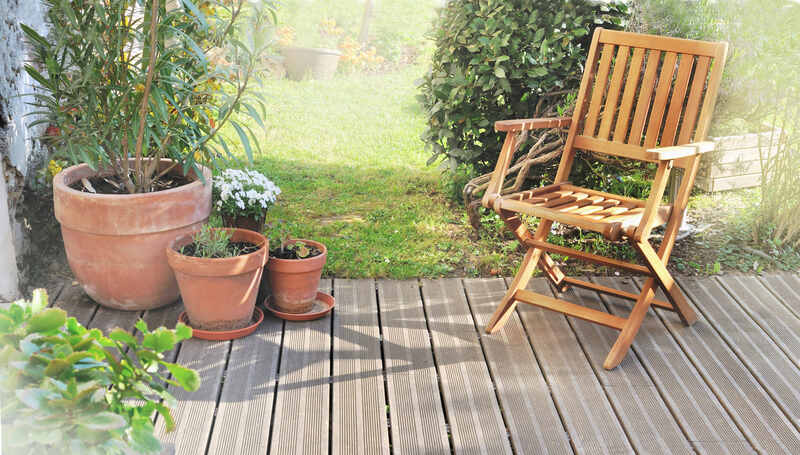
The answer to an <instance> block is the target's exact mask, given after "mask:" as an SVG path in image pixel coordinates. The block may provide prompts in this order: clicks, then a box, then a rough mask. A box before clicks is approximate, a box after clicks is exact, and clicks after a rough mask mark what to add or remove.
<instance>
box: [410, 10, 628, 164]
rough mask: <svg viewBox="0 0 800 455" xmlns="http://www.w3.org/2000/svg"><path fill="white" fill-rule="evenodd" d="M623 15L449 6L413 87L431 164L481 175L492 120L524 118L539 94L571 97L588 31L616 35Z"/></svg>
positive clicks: (489, 150)
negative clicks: (426, 68)
mask: <svg viewBox="0 0 800 455" xmlns="http://www.w3.org/2000/svg"><path fill="white" fill-rule="evenodd" d="M627 16H628V7H627V5H626V3H622V2H613V1H612V2H592V1H588V0H562V1H550V2H531V1H528V0H509V1H502V2H501V1H487V0H452V1H449V2H448V3H447V5H446V6H445V7H444V8H442V10H441V11H440V15H439V18H438V21H437V23H436V26H435V29H434V31H433V33H432V39H433V40H434V41H435V50H434V54H433V59H432V64H431V69H430V71H429V72H427V74H425V75H424V77H423V79H422V81H421V83H420V91H421V94H420V96H419V100H420V101H421V103H422V105H423V106H424V108H425V109H426V111H427V116H428V121H427V129H426V131H425V132H424V133H423V135H422V139H423V141H425V143H426V144H427V145H428V147H429V148H430V150H431V153H432V156H431V158H430V163H434V162H436V161H441V162H442V165H443V167H444V168H449V169H451V170H455V169H456V168H457V167H458V166H459V165H464V164H470V165H472V166H474V168H475V169H476V171H478V172H480V171H485V170H487V169H488V168H489V167H490V166H492V165H493V163H494V162H495V160H496V158H497V156H498V154H499V152H500V146H501V141H502V140H503V138H502V137H501V135H498V134H496V133H495V132H494V130H493V128H492V124H493V123H494V121H496V120H500V119H507V118H525V117H530V116H531V115H532V114H533V113H534V112H537V104H538V103H539V101H540V100H541V98H542V95H544V94H545V93H550V92H561V93H563V95H564V97H566V95H567V94H569V93H570V92H573V91H574V90H576V89H577V87H578V86H579V85H580V78H581V75H582V74H583V64H584V63H585V61H586V52H587V51H588V47H589V44H590V42H591V36H592V32H593V30H594V29H595V28H596V27H599V26H602V27H606V28H620V27H622V26H623V25H624V24H625V20H626V18H627ZM562 100H563V98H559V97H555V99H554V100H553V101H549V102H552V103H553V104H559V103H560V102H561V101H562ZM539 108H540V109H539V111H547V110H548V109H547V108H544V109H542V106H541V105H539Z"/></svg>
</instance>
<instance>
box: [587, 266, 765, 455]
mask: <svg viewBox="0 0 800 455" xmlns="http://www.w3.org/2000/svg"><path fill="white" fill-rule="evenodd" d="M592 281H594V282H595V283H598V284H602V285H604V286H609V287H615V288H618V289H621V290H624V291H628V292H638V289H637V288H636V286H635V285H634V284H633V281H632V280H631V279H630V278H609V277H597V278H593V279H592ZM602 299H603V301H604V302H605V303H606V308H607V309H608V310H609V311H610V312H611V313H613V314H616V315H617V316H627V314H628V313H629V312H630V308H631V305H632V303H633V302H631V301H630V300H624V299H620V298H617V297H613V296H609V295H603V296H602ZM664 316H665V317H666V318H669V319H673V320H675V321H678V316H677V315H675V314H672V313H670V312H664ZM705 324H707V322H706V321H705V320H704V319H703V318H702V315H700V319H699V320H698V322H697V323H696V324H695V325H694V327H703V326H704V325H705ZM632 351H633V352H635V354H636V356H637V357H638V359H639V361H640V362H641V364H642V366H643V367H644V368H645V369H646V370H647V372H648V373H649V376H650V377H651V378H652V380H653V382H654V383H655V385H656V387H657V388H658V390H659V391H660V393H661V395H662V397H663V400H664V401H665V402H666V404H667V406H668V407H669V409H670V410H671V411H672V413H673V416H674V418H675V419H676V421H677V423H678V425H680V427H681V428H682V429H683V431H685V432H686V434H687V436H688V438H689V440H690V442H691V444H692V446H693V447H694V448H695V449H696V450H697V451H699V452H700V453H709V454H716V453H736V454H740V453H741V454H746V453H754V452H753V449H752V446H751V445H750V443H749V442H747V440H746V439H745V437H744V435H743V434H742V433H741V431H739V429H738V428H737V426H736V425H735V424H734V422H733V420H731V418H730V416H729V415H728V413H727V412H726V411H725V409H724V408H723V407H722V405H721V404H720V402H719V400H717V398H716V396H715V395H714V393H713V392H712V390H711V389H710V388H709V387H708V385H707V384H706V382H705V381H704V380H703V378H702V377H700V375H699V374H698V373H697V371H696V370H695V368H694V366H692V364H691V363H690V362H689V359H688V358H687V357H686V355H685V354H684V352H683V350H682V349H681V347H680V346H679V345H678V344H677V343H676V342H675V340H674V339H673V337H672V335H670V333H669V331H667V328H666V327H665V326H664V324H663V323H662V322H661V320H660V319H659V318H658V316H657V315H656V314H655V313H654V312H653V310H652V309H651V310H650V311H648V313H647V316H645V318H644V321H643V322H642V326H641V328H640V329H639V333H638V334H637V335H636V339H635V340H634V342H633V346H632ZM631 355H632V353H628V356H629V357H630V356H631ZM628 364H629V363H628V361H627V360H626V361H623V363H622V365H620V366H619V367H618V368H617V370H619V369H622V368H627V365H628ZM617 370H613V371H617ZM613 371H612V372H613Z"/></svg>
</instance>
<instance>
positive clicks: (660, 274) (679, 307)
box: [633, 241, 697, 325]
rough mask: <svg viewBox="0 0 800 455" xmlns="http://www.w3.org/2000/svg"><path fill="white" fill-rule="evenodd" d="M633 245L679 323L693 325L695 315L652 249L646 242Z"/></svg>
mask: <svg viewBox="0 0 800 455" xmlns="http://www.w3.org/2000/svg"><path fill="white" fill-rule="evenodd" d="M633 244H634V246H635V247H636V249H637V250H639V252H640V253H641V254H642V256H644V259H645V262H646V263H647V268H649V269H650V271H651V272H652V273H653V276H654V278H655V279H656V280H657V281H658V284H659V285H660V286H661V288H662V289H664V292H665V293H666V294H667V297H668V298H669V301H670V303H672V306H673V307H674V308H675V312H676V313H678V316H680V318H681V321H683V323H684V324H686V325H692V324H694V323H695V322H696V321H697V314H695V312H694V310H693V309H692V307H691V306H689V302H687V301H686V297H684V295H683V292H681V290H680V288H679V287H678V284H677V283H675V280H674V279H673V278H672V275H670V273H669V271H668V270H667V268H666V267H665V266H664V262H663V261H662V259H661V258H660V257H659V255H658V254H657V253H656V251H655V250H654V249H653V247H652V246H650V244H649V243H648V242H646V241H639V242H633Z"/></svg>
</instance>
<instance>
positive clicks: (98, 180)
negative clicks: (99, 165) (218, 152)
mask: <svg viewBox="0 0 800 455" xmlns="http://www.w3.org/2000/svg"><path fill="white" fill-rule="evenodd" d="M85 180H87V181H88V185H87V184H86V183H84V182H83V180H78V181H75V182H72V183H71V184H70V185H69V187H70V188H72V189H73V190H76V191H83V192H85V193H97V194H130V193H128V190H126V189H125V185H124V184H123V183H122V182H121V181H119V180H118V179H117V178H116V176H113V175H109V176H107V177H98V176H93V177H88V178H86V179H85ZM193 181H194V180H192V179H190V178H188V177H186V176H183V175H180V174H179V173H178V172H170V173H168V174H167V175H165V176H164V177H162V178H160V179H158V180H156V181H154V182H153V191H151V192H152V193H155V192H157V191H164V190H171V189H173V188H178V187H181V186H183V185H188V184H190V183H192V182H193Z"/></svg>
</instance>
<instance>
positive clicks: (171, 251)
mask: <svg viewBox="0 0 800 455" xmlns="http://www.w3.org/2000/svg"><path fill="white" fill-rule="evenodd" d="M211 229H212V230H214V231H234V233H236V232H243V233H252V234H255V235H257V236H259V237H261V239H260V240H261V241H262V242H261V243H260V244H256V246H258V249H257V250H255V251H253V252H251V253H247V254H240V255H238V256H232V257H228V258H201V257H197V256H187V255H185V254H181V252H180V251H178V250H177V249H175V248H176V247H178V246H184V245H188V244H189V243H191V240H192V236H193V235H194V234H195V233H197V232H198V231H193V232H190V233H188V234H184V235H182V236H180V237H177V238H176V239H175V240H173V241H172V242H170V244H169V245H168V246H167V256H169V255H170V254H174V255H176V256H177V257H179V258H181V259H183V260H186V261H193V262H196V263H198V264H224V263H225V262H230V263H231V264H233V263H235V262H239V261H243V260H247V259H248V258H250V257H255V255H259V254H263V253H264V249H265V247H267V249H268V248H269V246H268V245H269V243H268V241H267V237H266V236H265V235H263V234H261V233H259V232H256V231H251V230H250V229H244V228H237V227H215V228H211ZM187 240H188V241H187ZM184 242H185V243H184ZM266 256H267V257H269V252H268V251H267V254H266ZM184 258H185V259H184Z"/></svg>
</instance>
